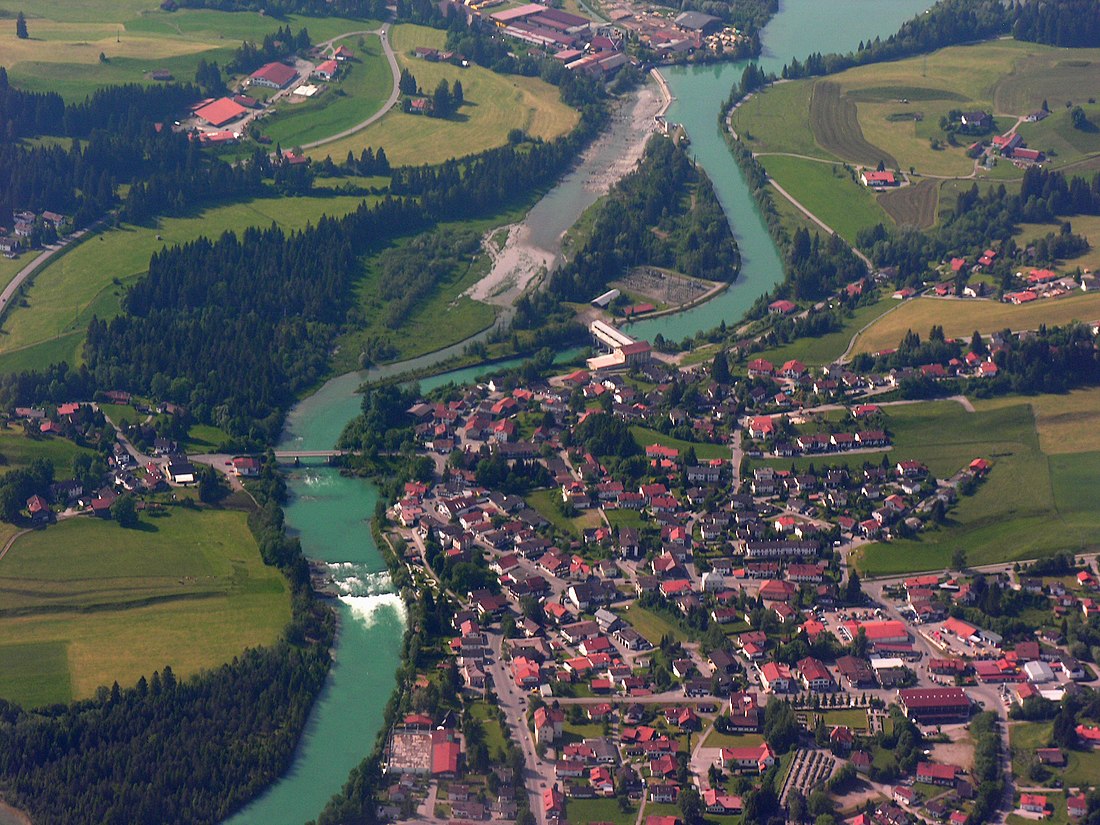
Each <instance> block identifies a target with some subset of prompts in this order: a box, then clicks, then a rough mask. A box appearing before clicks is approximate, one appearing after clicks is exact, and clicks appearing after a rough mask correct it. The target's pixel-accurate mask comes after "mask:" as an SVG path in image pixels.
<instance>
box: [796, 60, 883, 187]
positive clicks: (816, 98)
mask: <svg viewBox="0 0 1100 825" xmlns="http://www.w3.org/2000/svg"><path fill="white" fill-rule="evenodd" d="M810 127H811V128H812V129H813V132H814V139H815V140H816V141H817V142H818V144H819V145H821V146H823V147H824V148H825V150H826V151H827V152H830V153H832V154H834V155H836V156H837V157H840V158H843V159H844V160H847V161H849V162H851V163H859V164H862V165H864V166H876V165H877V164H879V163H885V164H886V166H887V167H889V168H891V169H894V168H896V167H897V165H898V162H897V160H896V159H895V158H894V156H893V155H891V154H889V153H888V152H886V151H885V150H883V149H880V148H879V147H878V146H875V145H873V144H871V143H869V142H868V141H867V139H866V138H865V137H864V136H863V130H862V129H861V128H860V125H859V116H858V115H857V113H856V104H855V103H854V102H853V101H852V100H851V98H849V97H847V96H843V97H842V96H841V93H840V86H839V85H838V84H836V83H831V82H828V81H824V80H819V81H818V82H817V83H815V84H814V88H813V93H812V94H811V95H810Z"/></svg>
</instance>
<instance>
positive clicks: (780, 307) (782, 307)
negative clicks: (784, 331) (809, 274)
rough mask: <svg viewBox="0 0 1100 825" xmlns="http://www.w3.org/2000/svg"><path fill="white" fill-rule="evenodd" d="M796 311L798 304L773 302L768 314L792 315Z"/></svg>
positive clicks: (781, 301) (784, 301)
mask: <svg viewBox="0 0 1100 825" xmlns="http://www.w3.org/2000/svg"><path fill="white" fill-rule="evenodd" d="M796 309H798V304H795V303H793V302H791V301H786V300H779V301H772V302H771V303H770V304H768V312H770V313H771V314H772V315H790V314H791V313H792V312H794V311H795V310H796Z"/></svg>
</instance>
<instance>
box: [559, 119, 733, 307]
mask: <svg viewBox="0 0 1100 825" xmlns="http://www.w3.org/2000/svg"><path fill="white" fill-rule="evenodd" d="M642 264H647V265H650V266H660V267H667V268H670V269H674V270H676V271H678V272H683V273H684V274H687V275H691V276H694V277H697V278H704V279H706V280H711V281H732V280H734V279H735V278H736V277H737V273H738V271H739V270H740V267H741V257H740V254H739V253H738V250H737V242H736V241H735V240H734V238H733V233H732V231H731V230H730V227H729V222H728V221H727V220H726V217H725V214H724V213H723V212H722V207H721V204H719V203H718V198H717V196H716V195H715V194H714V190H713V188H712V187H711V184H710V180H709V179H708V178H707V177H706V175H705V174H704V173H703V172H702V171H701V170H699V169H698V168H697V167H696V166H695V165H694V164H692V162H691V161H690V160H689V159H688V156H687V154H686V153H685V152H684V151H683V150H682V149H680V148H679V147H677V146H676V144H675V143H673V142H672V141H671V140H668V139H666V138H662V137H653V138H650V140H649V143H648V144H646V149H645V155H644V156H643V158H642V162H641V163H640V164H639V166H638V168H637V169H636V170H635V171H634V172H631V173H630V174H629V175H627V176H626V177H624V178H623V179H622V180H621V181H619V183H617V184H616V185H615V186H614V188H613V189H612V190H611V193H610V194H609V195H608V197H607V199H606V201H605V202H604V204H603V206H602V207H601V208H600V211H599V214H598V216H597V218H596V222H595V225H594V226H593V228H592V232H591V235H590V236H589V237H588V238H587V240H586V241H585V243H584V245H583V246H582V247H581V248H580V249H579V250H578V251H577V253H576V254H575V255H574V257H573V259H572V260H570V261H568V262H566V263H565V264H564V265H562V266H561V267H560V268H559V269H558V270H557V271H556V272H554V274H553V275H552V276H551V278H550V291H551V292H552V293H553V294H554V296H556V297H557V298H558V299H560V300H564V301H588V300H590V299H591V298H592V297H593V296H595V295H598V294H599V293H600V292H601V291H603V289H604V288H605V287H606V285H607V283H608V282H609V281H612V280H614V279H615V278H617V277H619V276H620V275H622V274H624V273H625V272H626V271H627V270H629V269H630V268H631V267H635V266H639V265H642Z"/></svg>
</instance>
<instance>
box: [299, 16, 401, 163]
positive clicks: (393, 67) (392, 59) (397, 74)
mask: <svg viewBox="0 0 1100 825" xmlns="http://www.w3.org/2000/svg"><path fill="white" fill-rule="evenodd" d="M389 30H390V24H389V23H383V24H382V25H381V27H379V28H377V29H373V30H371V31H361V32H345V33H344V34H341V35H340V36H339V37H334V38H332V39H331V40H326V41H325V42H324V43H322V44H321V46H323V47H328V46H331V45H332V44H333V43H335V42H336V41H337V40H342V39H343V38H345V37H355V36H356V35H360V36H361V35H365V34H376V35H378V39H379V40H380V41H382V53H383V54H384V55H386V61H387V62H388V63H389V64H390V73H391V74H392V75H393V88H392V89H391V90H390V96H389V98H388V99H387V100H386V102H385V103H383V104H382V106H381V107H380V108H379V109H378V111H376V112H375V113H374V114H373V115H371V116H370V117H368V118H367V119H366V120H364V121H362V122H360V123H357V124H356V125H354V126H352V127H351V128H350V129H345V130H344V131H342V132H337V133H336V134H335V135H329V136H328V137H325V138H321V140H315V141H313V142H312V143H304V144H302V148H303V149H314V148H316V147H318V146H324V145H325V144H326V143H332V142H333V141H336V140H341V139H343V138H346V137H348V136H349V135H354V134H355V133H356V132H359V131H361V130H363V129H366V128H367V127H368V126H370V125H371V124H372V123H374V122H375V121H376V120H378V119H380V118H381V117H382V116H383V115H385V114H386V113H387V112H388V111H389V110H390V109H392V108H393V107H394V106H395V105H397V100H398V98H399V97H401V90H400V89H398V86H397V84H398V81H399V80H400V79H401V68H400V67H399V66H398V65H397V56H396V55H395V54H394V53H393V47H392V46H390V39H389V37H388V36H387V34H388V33H389Z"/></svg>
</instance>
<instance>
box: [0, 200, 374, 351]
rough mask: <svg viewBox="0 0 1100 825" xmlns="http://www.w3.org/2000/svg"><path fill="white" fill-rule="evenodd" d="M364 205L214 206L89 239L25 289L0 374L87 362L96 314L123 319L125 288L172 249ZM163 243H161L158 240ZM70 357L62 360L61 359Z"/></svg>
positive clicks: (7, 332)
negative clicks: (87, 336)
mask: <svg viewBox="0 0 1100 825" xmlns="http://www.w3.org/2000/svg"><path fill="white" fill-rule="evenodd" d="M362 200H363V199H362V198H359V197H355V196H347V195H339V196H333V197H300V198H261V199H256V200H251V201H246V202H243V203H234V204H229V205H225V206H216V207H211V208H210V209H207V210H204V211H202V212H200V213H198V214H197V215H193V216H189V217H183V218H164V219H161V220H159V221H158V222H157V224H156V225H155V226H149V227H146V226H132V225H129V224H123V225H122V226H121V227H119V228H117V229H109V230H107V231H105V232H101V233H98V234H96V235H91V236H86V237H85V238H84V239H83V240H82V241H81V242H80V243H79V244H77V245H75V246H73V247H70V248H69V249H68V251H66V252H65V254H63V255H61V256H60V257H58V258H55V259H53V260H51V261H50V263H49V264H48V265H47V266H46V267H44V268H43V269H42V270H41V271H40V272H38V274H36V275H35V276H34V279H33V281H32V282H31V285H30V286H29V287H27V286H25V287H23V291H24V294H25V298H26V306H23V305H17V306H16V307H14V308H13V309H12V310H10V311H9V312H8V313H7V314H5V315H4V317H3V326H2V327H0V367H3V368H6V369H12V368H15V367H16V366H18V367H23V368H25V367H27V366H38V367H43V366H46V365H47V364H49V363H51V361H50V360H46V357H52V358H53V359H54V360H67V361H68V362H69V363H70V364H72V363H75V362H74V358H76V359H77V362H78V361H79V351H80V347H81V344H82V342H83V334H84V331H85V329H86V328H87V326H88V322H89V321H90V320H91V318H92V316H93V315H97V316H98V317H100V318H105V317H107V318H109V317H112V316H114V315H117V314H118V312H119V301H120V298H121V295H122V293H123V289H124V286H125V285H126V284H127V283H130V282H132V281H133V280H135V279H136V278H137V277H139V276H140V275H142V274H143V273H144V272H145V271H146V269H147V268H148V266H149V258H150V256H151V255H152V254H153V253H154V252H156V251H159V250H160V249H162V248H163V247H164V246H166V245H174V244H180V243H186V242H188V241H191V240H194V239H195V238H197V237H199V236H200V235H206V236H209V237H214V238H216V237H218V236H219V235H221V234H222V232H224V231H226V230H236V231H238V232H239V231H240V230H242V229H245V228H247V227H249V226H264V227H266V226H270V225H271V224H272V223H277V224H279V225H280V226H282V227H283V228H284V229H288V230H290V229H301V228H303V227H304V226H305V225H306V224H307V223H311V222H312V223H316V221H317V219H318V218H320V216H321V215H323V214H328V215H334V216H339V215H344V214H347V213H348V212H351V211H352V210H354V209H356V208H357V207H358V206H359V204H360V203H361V202H362ZM158 236H159V239H158ZM47 344H49V345H50V346H43V347H42V349H40V350H39V351H38V353H36V354H35V355H39V354H41V356H45V357H37V358H35V359H34V363H32V364H30V365H27V364H25V363H24V364H18V363H9V362H8V361H7V360H6V356H8V355H14V354H15V353H17V352H19V351H20V350H24V349H26V348H30V347H34V346H36V345H47ZM58 355H62V356H63V357H62V358H57V357H56V356H58Z"/></svg>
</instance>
